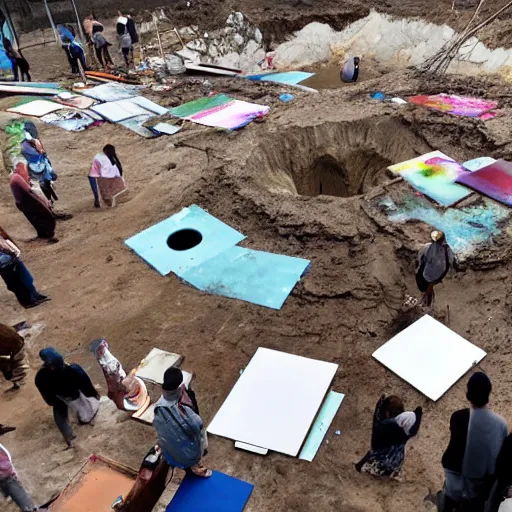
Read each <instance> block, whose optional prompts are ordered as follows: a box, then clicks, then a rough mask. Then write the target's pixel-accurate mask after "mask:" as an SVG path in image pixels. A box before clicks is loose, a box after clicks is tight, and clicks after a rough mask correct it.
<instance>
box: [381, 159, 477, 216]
mask: <svg viewBox="0 0 512 512" xmlns="http://www.w3.org/2000/svg"><path fill="white" fill-rule="evenodd" d="M389 170H390V171H391V172H393V173H395V174H399V175H400V176H402V177H403V178H404V180H406V181H407V182H408V183H410V184H411V186H413V187H414V188H415V189H416V190H418V191H420V192H421V193H422V194H425V195H427V196H428V197H430V198H432V199H433V200H434V201H436V202H437V203H439V204H440V205H442V206H451V205H453V204H455V203H457V202H459V201H460V200H462V199H464V198H465V197H467V196H469V194H471V191H470V190H468V189H467V188H465V187H462V186H461V185H457V183H456V180H457V179H458V178H459V177H460V176H461V175H462V174H465V173H467V171H466V170H465V169H464V168H463V167H462V166H461V165H460V164H459V163H457V162H456V161H455V160H453V158H450V157H449V156H446V155H445V154H443V153H441V152H440V151H433V152H432V153H427V154H425V155H422V156H419V157H417V158H413V159H412V160H407V161H406V162H402V163H399V164H395V165H392V166H390V167H389Z"/></svg>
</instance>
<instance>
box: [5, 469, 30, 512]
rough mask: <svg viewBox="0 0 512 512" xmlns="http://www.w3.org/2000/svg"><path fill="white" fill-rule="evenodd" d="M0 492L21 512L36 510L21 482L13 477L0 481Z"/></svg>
mask: <svg viewBox="0 0 512 512" xmlns="http://www.w3.org/2000/svg"><path fill="white" fill-rule="evenodd" d="M0 491H2V494H3V495H4V496H5V497H6V498H11V499H12V501H14V503H16V505H18V507H19V508H20V510H21V512H32V511H34V510H37V507H36V506H35V505H34V503H33V501H32V499H31V498H30V496H29V495H28V493H27V491H26V490H25V488H24V487H23V486H22V485H21V482H20V481H19V480H18V478H17V477H15V476H8V477H7V478H2V479H0Z"/></svg>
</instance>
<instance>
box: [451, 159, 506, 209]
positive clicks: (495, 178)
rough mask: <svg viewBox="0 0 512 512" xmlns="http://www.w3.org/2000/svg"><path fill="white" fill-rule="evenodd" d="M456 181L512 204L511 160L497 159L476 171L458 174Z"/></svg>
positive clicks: (501, 201)
mask: <svg viewBox="0 0 512 512" xmlns="http://www.w3.org/2000/svg"><path fill="white" fill-rule="evenodd" d="M457 182H458V183H462V184H463V185H466V186H468V187H471V188H472V189H474V190H476V191H477V192H480V193H481V194H484V195H486V196H488V197H490V198H492V199H495V200H496V201H499V202H500V203H503V204H506V205H507V206H512V162H507V161H506V160H497V161H496V162H494V163H493V164H491V165H488V166H487V167H482V168H481V169H479V170H478V171H474V172H470V173H467V174H464V175H462V176H459V178H458V179H457Z"/></svg>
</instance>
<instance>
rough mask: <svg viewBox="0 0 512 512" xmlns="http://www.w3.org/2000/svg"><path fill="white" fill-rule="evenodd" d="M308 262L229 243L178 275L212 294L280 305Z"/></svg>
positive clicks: (268, 304) (276, 307)
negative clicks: (199, 263)
mask: <svg viewBox="0 0 512 512" xmlns="http://www.w3.org/2000/svg"><path fill="white" fill-rule="evenodd" d="M308 265H309V260H304V259H301V258H293V257H290V256H283V255H281V254H273V253H270V252H263V251H253V250H251V249H245V248H243V247H231V248H229V249H226V250H224V251H223V252H221V253H220V254H218V255H217V256H215V257H214V258H211V259H208V260H207V261H203V263H201V265H196V266H194V267H193V268H190V269H189V270H187V271H186V272H185V273H183V274H182V275H181V277H182V278H183V279H184V280H185V281H187V282H188V283H190V284H191V285H192V286H195V287H196V288H199V289H200V290H203V291H205V292H208V293H212V294H214V295H222V296H224V297H231V298H233V299H241V300H245V301H247V302H252V303H253V304H259V305H260V306H266V307H268V308H273V309H281V306H282V305H283V304H284V301H285V300H286V298H287V297H288V295H289V294H290V292H291V291H292V290H293V287H294V286H295V284H296V283H297V281H298V280H299V279H300V276H301V275H302V274H303V273H304V271H305V270H306V268H307V267H308Z"/></svg>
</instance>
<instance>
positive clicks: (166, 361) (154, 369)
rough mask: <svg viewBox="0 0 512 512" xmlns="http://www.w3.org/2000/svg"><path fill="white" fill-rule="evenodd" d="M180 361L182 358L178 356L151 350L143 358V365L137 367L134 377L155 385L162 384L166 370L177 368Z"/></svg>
mask: <svg viewBox="0 0 512 512" xmlns="http://www.w3.org/2000/svg"><path fill="white" fill-rule="evenodd" d="M181 361H183V357H182V356H180V355H179V354H174V353H172V352H167V351H166V350H160V349H159V348H153V349H151V352H150V353H149V354H148V355H147V356H146V357H145V358H144V364H143V365H141V366H139V368H138V369H137V372H136V373H135V375H136V376H137V377H140V378H141V379H144V380H149V381H151V382H155V383H156V384H163V383H164V373H165V371H166V370H167V368H170V367H171V366H179V364H180V363H181Z"/></svg>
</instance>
